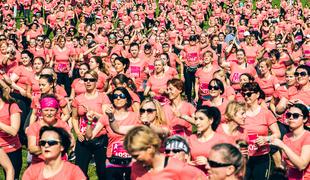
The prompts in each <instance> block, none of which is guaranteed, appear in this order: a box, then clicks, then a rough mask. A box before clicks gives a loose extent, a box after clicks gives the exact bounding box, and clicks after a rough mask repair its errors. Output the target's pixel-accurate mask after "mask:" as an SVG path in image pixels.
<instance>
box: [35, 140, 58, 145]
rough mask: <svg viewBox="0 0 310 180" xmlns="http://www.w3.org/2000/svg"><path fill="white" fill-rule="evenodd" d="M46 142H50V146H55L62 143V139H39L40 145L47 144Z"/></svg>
mask: <svg viewBox="0 0 310 180" xmlns="http://www.w3.org/2000/svg"><path fill="white" fill-rule="evenodd" d="M46 143H47V144H48V146H54V145H57V144H59V143H60V141H58V140H40V141H39V146H45V145H46Z"/></svg>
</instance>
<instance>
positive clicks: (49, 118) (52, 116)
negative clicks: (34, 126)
mask: <svg viewBox="0 0 310 180" xmlns="http://www.w3.org/2000/svg"><path fill="white" fill-rule="evenodd" d="M56 113H57V109H55V108H51V107H48V108H44V109H42V116H43V120H44V122H46V123H47V124H49V125H51V124H52V123H53V122H55V121H56Z"/></svg>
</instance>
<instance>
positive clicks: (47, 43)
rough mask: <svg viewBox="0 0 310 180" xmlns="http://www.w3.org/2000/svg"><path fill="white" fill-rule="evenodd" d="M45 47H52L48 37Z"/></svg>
mask: <svg viewBox="0 0 310 180" xmlns="http://www.w3.org/2000/svg"><path fill="white" fill-rule="evenodd" d="M44 47H45V48H50V47H51V40H49V39H46V40H45V41H44Z"/></svg>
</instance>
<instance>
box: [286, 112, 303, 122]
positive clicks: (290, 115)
mask: <svg viewBox="0 0 310 180" xmlns="http://www.w3.org/2000/svg"><path fill="white" fill-rule="evenodd" d="M292 116H293V119H295V120H297V119H298V118H299V117H300V116H302V117H303V115H301V114H298V113H291V112H287V113H286V114H285V117H286V118H287V119H290V118H291V117H292Z"/></svg>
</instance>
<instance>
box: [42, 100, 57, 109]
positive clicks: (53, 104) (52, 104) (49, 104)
mask: <svg viewBox="0 0 310 180" xmlns="http://www.w3.org/2000/svg"><path fill="white" fill-rule="evenodd" d="M40 106H41V109H44V108H55V109H58V107H59V103H58V101H57V99H55V98H53V97H45V98H43V99H41V100H40Z"/></svg>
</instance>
